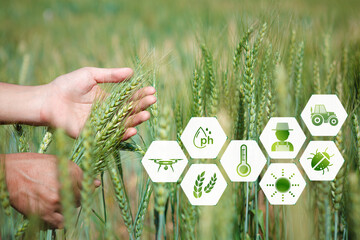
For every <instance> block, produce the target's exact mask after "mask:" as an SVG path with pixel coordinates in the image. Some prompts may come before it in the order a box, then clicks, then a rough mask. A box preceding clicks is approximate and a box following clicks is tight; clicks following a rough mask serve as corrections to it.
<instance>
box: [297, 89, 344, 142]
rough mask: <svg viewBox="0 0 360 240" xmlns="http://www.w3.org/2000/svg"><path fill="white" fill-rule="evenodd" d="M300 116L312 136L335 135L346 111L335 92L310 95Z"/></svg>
mask: <svg viewBox="0 0 360 240" xmlns="http://www.w3.org/2000/svg"><path fill="white" fill-rule="evenodd" d="M301 118H302V119H303V121H304V123H305V124H306V126H307V128H308V129H309V131H310V133H311V135H313V136H336V134H337V133H338V132H339V130H340V128H341V126H342V125H343V123H344V122H345V120H346V118H347V113H346V111H345V109H344V107H343V105H342V104H341V102H340V100H339V98H338V97H337V96H336V95H335V94H315V95H312V96H311V97H310V99H309V101H308V103H307V104H306V106H305V108H304V110H303V111H302V113H301Z"/></svg>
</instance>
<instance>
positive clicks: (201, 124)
mask: <svg viewBox="0 0 360 240" xmlns="http://www.w3.org/2000/svg"><path fill="white" fill-rule="evenodd" d="M226 139H227V137H226V135H225V133H224V131H223V130H222V128H221V126H220V124H219V122H218V120H217V119H216V118H215V117H193V118H191V119H190V121H189V123H188V124H187V125H186V127H185V129H184V132H183V134H182V135H181V141H182V142H183V144H184V146H185V148H186V150H187V151H188V152H189V154H190V156H191V157H192V158H216V157H217V155H218V154H219V152H220V150H221V148H222V146H223V145H224V143H225V141H226Z"/></svg>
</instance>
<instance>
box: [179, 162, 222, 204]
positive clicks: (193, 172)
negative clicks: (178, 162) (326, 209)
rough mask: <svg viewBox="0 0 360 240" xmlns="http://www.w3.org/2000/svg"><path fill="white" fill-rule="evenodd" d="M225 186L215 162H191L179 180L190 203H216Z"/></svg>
mask: <svg viewBox="0 0 360 240" xmlns="http://www.w3.org/2000/svg"><path fill="white" fill-rule="evenodd" d="M226 186H227V183H226V181H225V179H224V177H223V176H222V174H221V172H220V170H219V168H218V167H217V166H216V164H192V165H191V166H190V168H189V171H188V172H187V173H186V175H185V177H184V179H183V180H182V182H181V188H182V189H183V191H184V193H185V195H186V196H187V198H188V199H189V201H190V203H191V204H192V205H216V204H217V203H218V201H219V199H220V197H221V195H222V194H223V193H224V190H225V188H226Z"/></svg>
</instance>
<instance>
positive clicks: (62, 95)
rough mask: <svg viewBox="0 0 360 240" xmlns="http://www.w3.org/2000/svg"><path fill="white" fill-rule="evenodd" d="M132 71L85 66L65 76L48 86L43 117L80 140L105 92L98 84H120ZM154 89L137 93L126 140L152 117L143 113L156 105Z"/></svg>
mask: <svg viewBox="0 0 360 240" xmlns="http://www.w3.org/2000/svg"><path fill="white" fill-rule="evenodd" d="M132 74H133V70H132V69H130V68H92V67H85V68H81V69H78V70H76V71H73V72H71V73H68V74H65V75H62V76H60V77H58V78H56V79H55V80H54V81H53V82H51V83H50V84H48V85H47V92H46V97H45V100H44V103H43V105H42V107H41V112H40V118H41V119H42V120H43V121H44V122H46V123H47V124H49V125H51V126H53V127H59V128H63V129H64V130H65V131H66V132H67V134H69V135H70V136H71V137H74V138H75V137H78V136H79V133H80V131H81V129H82V128H83V127H84V124H85V122H86V119H87V118H88V116H89V114H90V110H91V107H92V104H93V102H94V101H95V99H96V98H97V97H98V96H103V95H104V94H105V92H104V91H103V90H102V89H101V88H100V87H99V85H98V83H118V82H122V81H126V80H127V79H129V78H131V76H132ZM154 93H155V89H154V88H153V87H144V88H142V89H140V90H138V91H137V92H136V93H135V94H134V96H133V98H132V101H133V102H134V103H135V105H136V106H137V107H136V108H135V109H134V110H133V111H132V114H131V116H129V118H128V119H127V121H126V123H125V125H126V126H125V127H126V128H127V130H126V132H125V134H124V137H123V140H126V139H128V138H130V137H132V136H133V135H135V134H136V129H135V128H134V127H135V126H137V125H139V124H141V123H142V122H144V121H146V120H148V119H149V118H150V114H149V112H147V111H144V110H145V109H146V108H148V107H149V106H150V105H152V104H153V103H155V102H156V98H155V96H153V94H154Z"/></svg>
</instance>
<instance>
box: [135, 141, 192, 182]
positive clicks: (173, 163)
mask: <svg viewBox="0 0 360 240" xmlns="http://www.w3.org/2000/svg"><path fill="white" fill-rule="evenodd" d="M141 163H142V164H143V166H144V168H145V170H146V172H147V173H148V174H149V176H150V178H151V180H152V181H153V182H176V181H177V180H178V179H179V177H180V175H181V173H182V172H183V171H184V169H185V167H186V165H187V163H188V160H187V158H186V156H185V154H184V153H183V151H182V150H181V148H180V146H179V144H178V142H176V141H153V142H152V143H151V144H150V147H149V148H148V150H147V151H146V153H145V155H144V157H143V159H142V160H141Z"/></svg>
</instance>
